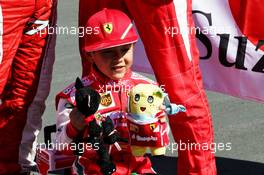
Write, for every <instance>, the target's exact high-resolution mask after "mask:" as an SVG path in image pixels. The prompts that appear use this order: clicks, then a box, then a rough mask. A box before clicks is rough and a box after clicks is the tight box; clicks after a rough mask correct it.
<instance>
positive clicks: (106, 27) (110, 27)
mask: <svg viewBox="0 0 264 175" xmlns="http://www.w3.org/2000/svg"><path fill="white" fill-rule="evenodd" d="M104 31H105V32H106V33H108V34H110V33H112V31H113V24H112V23H105V24H104Z"/></svg>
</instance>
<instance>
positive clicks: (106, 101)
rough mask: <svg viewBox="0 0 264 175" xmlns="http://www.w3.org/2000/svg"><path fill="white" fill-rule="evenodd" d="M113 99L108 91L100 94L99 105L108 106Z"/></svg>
mask: <svg viewBox="0 0 264 175" xmlns="http://www.w3.org/2000/svg"><path fill="white" fill-rule="evenodd" d="M112 102H113V100H112V97H111V95H110V93H107V94H105V95H102V96H101V105H103V106H110V105H111V104H112Z"/></svg>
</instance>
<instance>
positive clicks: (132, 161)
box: [55, 67, 155, 175]
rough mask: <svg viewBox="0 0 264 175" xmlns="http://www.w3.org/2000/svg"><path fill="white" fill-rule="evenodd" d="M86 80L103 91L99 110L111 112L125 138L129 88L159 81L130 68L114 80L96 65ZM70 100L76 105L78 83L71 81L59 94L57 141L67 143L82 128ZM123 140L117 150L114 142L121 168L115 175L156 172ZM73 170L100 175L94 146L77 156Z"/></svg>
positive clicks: (109, 113)
mask: <svg viewBox="0 0 264 175" xmlns="http://www.w3.org/2000/svg"><path fill="white" fill-rule="evenodd" d="M82 82H83V84H84V85H85V86H90V87H92V88H94V89H95V90H97V91H98V92H99V93H100V95H101V98H102V100H101V104H100V105H99V109H98V111H97V112H98V113H100V114H101V115H103V116H110V118H111V119H112V121H113V122H114V125H115V128H116V130H117V131H118V133H119V134H120V136H121V137H123V138H128V137H129V131H128V128H127V119H126V116H127V113H126V111H127V100H128V95H127V94H128V92H129V90H130V89H131V88H132V87H133V86H135V85H136V84H139V83H144V84H149V83H152V84H153V83H155V82H153V81H151V80H149V79H147V78H145V77H143V76H141V75H139V74H136V73H134V72H131V71H130V70H129V71H128V72H127V73H126V74H125V76H124V77H123V78H122V79H120V80H111V79H109V78H108V77H106V76H105V75H104V74H102V73H101V72H99V71H98V70H97V69H96V68H94V67H93V68H92V70H91V72H90V74H89V75H88V76H85V77H83V79H82ZM69 104H74V105H75V87H74V84H71V85H70V86H68V87H67V88H66V89H64V90H63V91H62V92H61V93H59V94H58V95H57V96H56V106H57V116H56V121H57V122H56V126H57V133H56V141H55V143H56V145H60V144H65V143H68V144H70V143H71V142H72V141H73V139H74V138H76V136H77V134H78V131H77V130H76V129H74V127H73V126H72V124H71V122H70V119H69V115H70V112H71V111H72V108H67V106H71V105H69ZM84 133H86V132H84ZM119 144H120V145H121V148H122V150H121V151H117V150H116V149H115V147H114V146H112V149H111V150H112V151H111V155H112V156H113V161H114V163H115V164H116V168H117V170H116V172H115V173H114V174H113V175H130V174H131V173H132V172H136V173H138V174H144V173H155V172H154V170H153V169H152V168H151V162H150V160H149V159H148V158H147V157H134V156H132V153H131V148H130V146H129V145H128V144H122V143H119ZM56 148H57V149H59V150H63V147H59V146H56ZM63 152H64V153H65V154H68V153H69V152H68V149H66V151H65V150H64V151H63ZM70 153H71V152H70ZM72 171H73V174H77V172H78V171H81V172H83V173H85V174H89V175H90V174H96V175H100V174H101V172H100V167H99V165H98V164H97V158H96V152H95V151H94V150H91V149H87V150H85V151H84V153H83V155H82V156H80V157H78V158H77V159H76V161H75V163H74V164H73V168H72Z"/></svg>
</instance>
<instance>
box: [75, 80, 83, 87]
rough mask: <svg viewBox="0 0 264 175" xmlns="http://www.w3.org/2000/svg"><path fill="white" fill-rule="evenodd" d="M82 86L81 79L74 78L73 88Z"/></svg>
mask: <svg viewBox="0 0 264 175" xmlns="http://www.w3.org/2000/svg"><path fill="white" fill-rule="evenodd" d="M83 87H84V86H83V84H82V80H81V79H80V78H79V77H77V78H76V81H75V88H76V89H81V88H83Z"/></svg>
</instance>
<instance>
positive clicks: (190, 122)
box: [79, 0, 216, 175]
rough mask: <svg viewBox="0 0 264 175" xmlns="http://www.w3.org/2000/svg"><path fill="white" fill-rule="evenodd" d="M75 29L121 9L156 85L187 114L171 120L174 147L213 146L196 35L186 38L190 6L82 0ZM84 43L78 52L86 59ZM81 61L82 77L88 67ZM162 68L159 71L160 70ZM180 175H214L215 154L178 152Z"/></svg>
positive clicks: (166, 0) (169, 0)
mask: <svg viewBox="0 0 264 175" xmlns="http://www.w3.org/2000/svg"><path fill="white" fill-rule="evenodd" d="M79 7H80V11H79V25H80V26H85V22H86V20H87V19H88V18H89V17H90V16H91V15H92V14H93V13H95V12H97V11H99V10H101V9H102V8H105V7H107V8H113V9H119V10H122V11H124V12H126V13H127V14H128V15H129V16H130V17H131V19H133V20H134V22H135V24H136V26H137V29H138V32H139V34H140V37H141V39H142V41H143V44H144V47H145V50H146V53H147V56H148V59H149V62H150V64H151V65H152V68H153V70H154V73H155V76H156V78H157V80H158V82H159V84H162V85H165V89H166V91H167V92H168V94H169V96H170V98H171V101H172V103H176V104H183V105H184V106H185V107H186V109H187V112H186V113H180V114H177V116H176V117H170V125H171V128H172V133H173V136H174V139H175V141H176V142H177V143H180V142H182V143H198V144H207V145H208V146H209V147H210V145H211V144H212V143H213V142H214V136H213V126H212V119H211V113H210V109H209V105H208V101H207V97H206V94H205V91H204V88H203V84H202V78H201V72H200V69H199V52H198V49H197V47H196V43H195V33H194V32H190V31H189V29H193V27H194V23H193V20H192V0H162V1H158V0H144V1H142V0H133V1H131V0H89V1H86V0H80V4H79ZM83 48H84V39H83V38H80V51H81V54H82V57H83V58H84V54H83V53H84V52H83V51H84V49H83ZM82 61H83V74H84V75H87V74H88V73H89V70H90V63H89V62H87V61H86V60H85V59H82ZM161 67H162V69H161ZM177 170H178V174H179V175H186V174H189V175H194V174H195V175H204V174H210V175H215V174H216V165H215V157H214V153H212V151H211V150H210V149H207V150H206V149H203V150H190V149H186V150H179V151H178V169H177Z"/></svg>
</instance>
